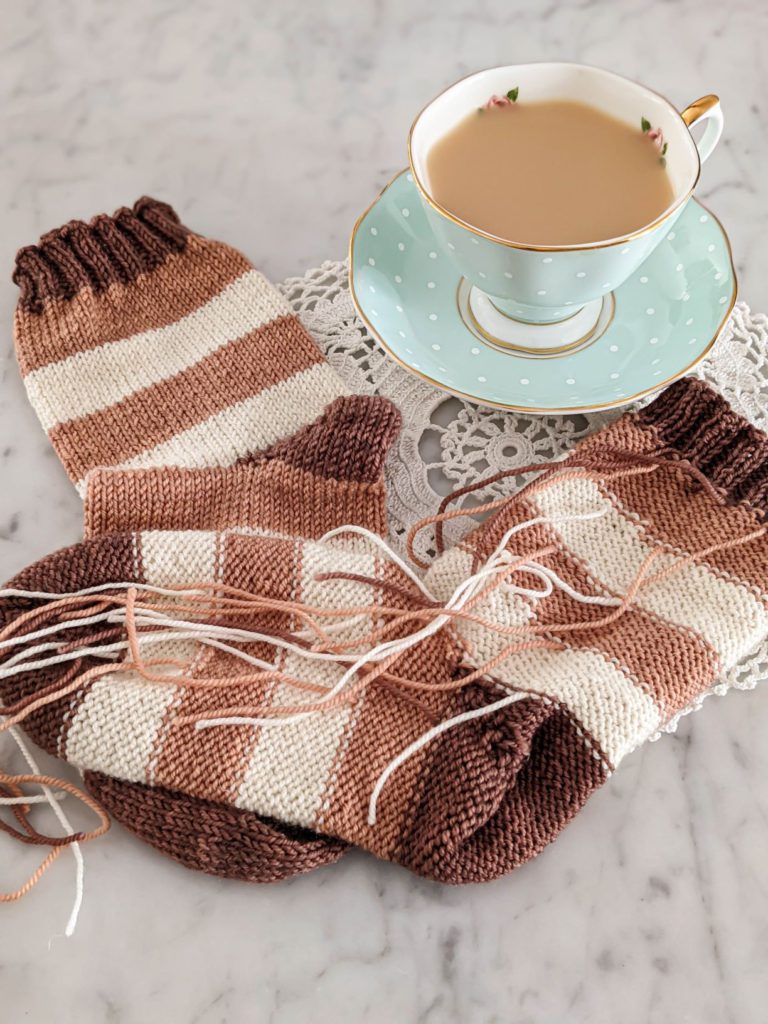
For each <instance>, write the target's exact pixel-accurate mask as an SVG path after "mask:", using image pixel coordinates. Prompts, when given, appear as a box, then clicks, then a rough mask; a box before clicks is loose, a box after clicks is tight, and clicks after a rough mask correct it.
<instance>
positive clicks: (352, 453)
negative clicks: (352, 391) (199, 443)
mask: <svg viewBox="0 0 768 1024" xmlns="http://www.w3.org/2000/svg"><path fill="white" fill-rule="evenodd" d="M401 422H402V417H401V416H400V412H399V410H398V409H397V407H396V406H394V405H393V404H392V402H390V401H389V399H387V398H381V397H378V396H366V395H347V396H345V397H343V398H337V399H336V400H335V401H333V402H331V404H330V405H329V406H328V408H327V409H326V410H325V412H324V413H323V415H322V416H321V417H320V418H319V419H317V420H315V422H314V423H311V424H309V426H306V427H303V428H302V429H301V430H299V431H297V432H296V433H295V434H292V435H291V437H289V438H287V439H286V440H285V441H279V442H278V443H277V444H274V445H272V447H271V448H268V449H267V450H266V451H263V452H260V453H257V454H256V455H251V456H247V457H246V458H245V459H242V460H241V461H242V462H244V463H256V462H261V461H263V460H265V459H280V460H281V461H282V462H286V463H288V464H289V465H291V466H294V467H296V468H297V469H303V470H307V471H308V472H310V473H314V474H315V476H321V477H325V478H326V479H328V480H351V481H356V482H358V483H374V482H375V481H376V480H378V479H379V476H380V475H381V473H382V470H383V468H384V462H385V460H386V457H387V453H388V451H389V448H390V446H391V444H392V442H393V441H394V439H395V437H396V436H397V434H398V431H399V430H400V425H401Z"/></svg>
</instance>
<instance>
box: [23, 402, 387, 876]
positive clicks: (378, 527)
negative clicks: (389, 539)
mask: <svg viewBox="0 0 768 1024" xmlns="http://www.w3.org/2000/svg"><path fill="white" fill-rule="evenodd" d="M399 426H400V414H399V412H398V411H397V409H396V408H395V407H394V406H393V405H392V404H391V403H390V402H389V401H388V400H387V399H384V398H378V397H363V396H348V397H345V398H340V399H337V400H336V401H335V402H333V403H332V404H331V405H330V406H329V408H328V409H327V410H326V412H325V413H324V414H323V415H322V416H321V417H320V418H319V419H318V420H317V421H316V422H315V423H313V424H311V425H310V426H308V427H305V428H303V429H301V430H299V431H298V432H297V433H296V434H295V435H294V436H293V437H291V438H288V439H286V440H284V441H281V442H279V443H278V444H276V445H274V446H273V447H272V448H271V449H269V450H267V451H266V452H263V453H261V454H259V455H258V456H253V457H252V458H250V459H249V461H248V463H247V464H246V463H243V464H241V465H238V466H232V467H229V468H226V469H225V468H213V469H183V468H178V467H168V468H161V469H147V470H98V471H96V472H94V473H93V474H91V476H90V477H89V487H88V494H87V498H86V507H85V519H86V532H87V536H88V537H89V538H91V540H92V541H93V543H92V545H89V548H90V550H91V551H92V552H93V553H94V558H93V559H89V560H88V564H89V567H90V566H91V565H93V566H94V568H95V566H96V565H97V564H98V565H99V567H100V568H98V569H96V570H95V571H97V572H103V571H104V570H103V569H102V568H101V566H104V565H110V564H112V565H114V566H116V565H117V563H119V561H120V559H121V554H120V552H121V551H122V552H123V553H125V549H124V548H123V547H122V546H121V544H120V541H119V539H118V535H120V534H122V535H123V536H125V534H127V533H130V532H131V531H134V530H135V531H141V530H157V531H161V530H162V531H211V530H222V529H228V528H233V527H237V528H240V529H245V530H248V529H252V530H259V531H265V530H276V531H277V532H280V533H289V534H295V535H297V536H307V537H316V536H319V535H320V534H321V533H322V532H324V531H325V530H329V529H333V528H334V527H337V526H342V525H345V524H347V523H357V524H359V525H361V526H364V527H366V528H367V529H370V530H373V531H375V532H377V533H380V534H384V533H385V532H386V511H385V493H384V481H383V468H384V461H385V459H386V455H387V451H388V449H389V446H390V445H391V443H392V441H393V439H394V437H395V435H396V434H397V431H398V429H399ZM115 557H116V559H117V561H114V559H115ZM65 561H66V559H65ZM57 564H58V565H61V564H63V563H62V562H58V561H57ZM54 572H56V570H55V569H54ZM99 578H101V577H99ZM51 583H52V585H54V586H58V583H59V580H58V578H56V579H55V580H54V579H51ZM44 685H45V682H44V681H43V680H41V679H40V678H38V679H37V680H36V681H35V687H36V690H37V691H39V689H40V687H41V686H44ZM27 695H28V690H27V688H26V686H25V684H23V683H22V685H21V688H20V689H15V690H14V691H13V694H12V696H13V699H14V700H19V699H24V697H25V696H27ZM51 712H53V716H54V718H55V716H56V713H57V712H56V708H55V706H52V707H51V709H50V711H46V712H45V713H44V714H43V715H42V716H39V717H38V716H33V717H32V718H31V719H30V722H29V724H28V726H27V728H28V729H29V731H30V735H33V736H34V737H35V739H36V740H38V741H39V742H40V743H41V744H42V745H43V746H45V747H46V748H47V749H48V750H50V751H51V752H54V730H53V729H52V728H51V727H50V726H49V724H48V723H50V721H51ZM61 742H62V734H61V732H60V731H59V734H58V735H57V736H56V738H55V749H56V750H59V749H60V746H61ZM85 782H86V785H87V787H88V789H89V790H90V791H91V792H92V793H93V795H94V796H96V798H97V799H98V800H99V802H100V803H101V804H102V806H103V807H104V809H105V810H106V811H107V812H108V813H109V814H110V816H111V817H112V818H114V819H115V820H116V821H119V822H120V823H121V824H122V825H124V826H125V827H126V828H127V829H128V830H129V831H131V832H133V833H134V834H135V835H137V836H138V837H139V838H140V839H143V840H144V841H145V842H148V843H149V844H150V845H152V846H154V847H155V848H157V849H158V850H160V851H161V852H162V853H165V854H166V855H168V856H170V857H172V858H173V859H174V860H177V861H179V862H180V863H182V864H184V865H185V866H187V867H190V868H194V869H197V870H202V871H205V872H207V873H209V874H215V875H220V876H222V877H226V878H235V879H240V880H244V881H251V882H274V881H281V880H283V879H286V878H289V877H292V876H293V875H296V874H302V873H306V872H307V871H311V870H314V869H315V868H318V867H322V866H324V865H326V864H331V863H333V862H335V861H336V860H338V859H339V858H340V857H341V856H342V854H343V853H344V852H345V851H346V849H347V844H346V843H344V842H342V841H341V840H339V839H336V838H334V837H328V836H321V835H318V834H317V833H316V832H313V831H311V830H309V829H302V828H296V827H292V826H290V825H286V824H284V823H282V822H280V821H276V820H273V819H271V818H270V817H268V816H266V815H261V814H258V813H254V812H252V811H245V810H241V809H239V808H236V807H233V806H231V805H230V804H228V803H226V802H222V801H221V800H208V799H202V798H200V797H197V796H194V795H192V794H190V793H187V792H183V791H180V790H177V789H172V788H169V787H167V786H158V785H152V786H150V785H147V784H145V783H142V782H138V781H127V780H123V779H118V778H112V777H110V776H109V775H106V774H104V773H103V772H99V771H88V772H86V773H85Z"/></svg>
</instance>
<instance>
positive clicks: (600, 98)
mask: <svg viewBox="0 0 768 1024" xmlns="http://www.w3.org/2000/svg"><path fill="white" fill-rule="evenodd" d="M512 87H515V88H518V89H519V92H520V94H521V96H525V97H526V98H527V99H562V98H564V97H567V98H568V99H569V100H577V101H581V102H583V103H587V104H589V105H591V106H593V107H597V108H598V109H599V110H602V111H604V112H605V113H608V114H611V115H612V116H614V117H617V118H619V119H620V120H624V121H626V122H627V123H629V124H633V125H634V124H636V125H638V126H640V124H641V121H642V120H645V121H646V122H648V123H649V124H650V125H652V126H653V128H654V129H661V131H662V132H663V138H664V140H665V141H666V143H667V148H666V151H665V159H666V168H667V173H668V174H669V178H670V181H671V183H672V188H673V190H674V199H673V201H672V203H671V205H670V206H669V207H668V208H667V209H666V210H665V211H664V212H663V213H662V214H661V216H660V217H658V218H657V219H656V220H654V221H653V222H652V223H650V224H646V225H644V226H643V227H642V228H640V229H639V230H637V231H634V232H632V233H631V234H629V235H626V236H624V237H622V238H607V239H605V240H604V241H599V242H585V243H583V244H576V245H564V246H544V245H542V246H533V245H522V244H519V243H517V242H515V241H514V240H513V239H507V238H500V237H497V236H494V235H493V234H489V233H488V232H486V231H482V230H480V229H479V228H475V227H473V226H472V225H471V224H467V223H465V222H464V221H462V220H461V219H460V218H458V217H456V216H455V215H454V214H453V213H451V211H450V210H447V209H445V207H443V206H441V205H440V203H438V202H437V200H436V199H435V198H434V197H433V195H432V194H431V192H430V183H429V175H428V173H427V165H426V155H427V152H428V151H429V149H430V147H431V146H432V144H433V143H434V142H435V141H436V140H437V139H438V138H440V137H441V136H443V135H444V134H445V133H446V132H447V131H449V130H450V129H451V128H452V127H453V126H454V125H455V124H456V123H457V122H458V121H459V120H461V118H463V117H464V116H465V115H466V114H467V113H468V112H469V111H470V110H473V109H474V108H476V107H479V106H481V105H482V104H484V103H485V102H486V101H487V100H488V99H489V97H491V96H493V95H495V94H496V95H504V94H505V93H506V92H507V91H508V90H509V89H510V88H512ZM705 120H706V121H707V125H706V129H705V132H704V134H703V136H702V138H701V140H700V141H699V142H698V143H696V142H695V141H694V139H693V138H692V136H691V133H690V130H689V129H690V128H691V127H692V126H693V125H695V124H699V123H701V122H702V121H705ZM722 128H723V115H722V111H721V109H720V103H719V100H718V98H717V97H716V96H704V97H703V98H702V99H700V100H697V101H696V102H695V103H692V104H691V105H690V106H688V107H686V108H685V110H683V112H682V113H679V112H678V111H677V110H676V109H675V108H674V107H673V106H672V104H671V103H670V102H669V101H668V100H666V99H665V98H664V97H663V96H660V95H659V94H658V93H656V92H653V91H652V90H651V89H647V88H645V87H644V86H642V85H638V84H637V83H636V82H632V81H630V80H629V79H626V78H622V77H621V76H620V75H616V74H614V73H613V72H610V71H604V70H602V69H600V68H593V67H588V66H586V65H582V64H561V63H542V64H512V65H508V66H506V67H499V68H490V69H488V70H486V71H478V72H476V73H475V74H472V75H469V76H468V77H467V78H463V79H462V80H461V81H459V82H456V83H455V84H454V85H452V86H450V87H449V88H447V89H446V90H445V91H444V92H442V93H440V95H439V96H438V97H437V98H436V99H434V100H432V102H431V103H429V104H428V105H427V106H426V107H425V108H424V109H423V110H422V111H421V113H420V114H419V115H418V116H417V117H416V120H415V121H414V122H413V125H412V126H411V131H410V135H409V138H408V152H409V160H410V165H411V170H412V173H413V177H414V181H415V182H416V184H417V186H418V189H419V193H420V195H421V199H422V202H423V204H424V207H425V209H426V212H427V216H428V217H429V220H430V222H431V224H432V227H433V230H434V231H435V234H436V236H437V238H438V239H439V240H440V241H441V242H442V245H443V248H444V250H445V253H446V255H447V256H448V257H449V258H450V259H451V260H453V262H454V263H455V264H456V266H457V267H458V268H459V270H460V271H461V274H462V275H463V276H464V278H466V280H467V282H468V283H469V285H472V286H473V287H472V288H471V293H470V298H469V303H470V308H471V313H472V315H473V317H474V318H475V320H476V321H477V325H478V327H479V328H480V329H481V330H483V331H484V332H486V333H488V334H489V336H490V337H492V338H494V339H497V340H502V341H507V342H519V340H520V334H521V329H522V330H524V332H525V338H526V344H527V345H528V346H529V347H531V348H532V349H536V350H542V351H545V350H546V349H548V348H552V347H553V346H562V345H563V344H566V345H567V344H569V343H574V342H575V341H576V339H581V338H583V336H584V333H585V331H586V332H587V333H589V331H591V330H592V329H593V328H594V326H595V324H596V323H597V321H598V319H599V318H600V317H601V315H603V316H604V315H605V306H606V303H607V302H608V301H610V297H611V293H612V292H613V290H614V289H615V288H617V287H618V286H619V285H620V284H622V283H623V282H624V281H625V280H626V279H627V278H628V277H629V276H630V275H631V274H632V273H634V272H635V271H636V270H637V269H638V267H639V266H640V264H641V263H642V262H643V260H645V259H646V257H647V256H649V255H650V253H651V252H652V251H653V250H654V249H655V247H656V246H657V245H658V244H659V242H660V241H661V240H662V238H664V236H665V235H666V234H667V233H669V231H670V229H671V228H672V226H673V225H674V223H675V221H676V220H677V218H678V217H679V216H680V214H681V213H682V212H683V209H684V208H685V205H686V203H687V202H688V200H689V199H690V197H691V195H692V193H693V190H694V188H695V186H696V183H697V181H698V179H699V173H700V170H701V164H702V162H703V161H704V160H706V158H707V157H708V156H709V154H710V153H711V152H712V150H713V149H714V147H715V145H716V144H717V141H718V139H719V138H720V134H721V132H722ZM638 130H639V128H638ZM521 325H524V328H521ZM531 325H536V327H537V329H536V330H531ZM539 328H540V329H539Z"/></svg>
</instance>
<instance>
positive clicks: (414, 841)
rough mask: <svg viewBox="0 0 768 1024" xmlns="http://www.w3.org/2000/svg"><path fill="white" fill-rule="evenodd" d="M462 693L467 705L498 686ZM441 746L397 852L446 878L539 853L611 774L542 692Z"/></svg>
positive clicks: (467, 877) (484, 871)
mask: <svg viewBox="0 0 768 1024" xmlns="http://www.w3.org/2000/svg"><path fill="white" fill-rule="evenodd" d="M463 697H464V708H463V709H462V710H464V709H467V710H468V709H469V708H470V707H475V706H479V705H481V704H489V703H492V701H493V700H494V699H498V691H495V692H491V691H490V688H476V689H473V691H471V692H469V693H465V694H464V695H463ZM457 710H458V709H457ZM434 746H435V748H436V749H435V750H434V752H433V757H432V763H431V766H430V768H429V777H428V779H427V780H426V782H425V784H424V786H423V789H422V794H421V797H420V799H419V802H418V806H417V808H416V810H415V813H414V814H413V815H412V825H411V827H410V829H409V830H408V832H407V833H405V834H404V835H403V836H402V839H401V842H400V845H399V848H398V860H399V861H400V863H402V864H404V865H405V866H406V867H409V868H411V869H412V870H413V871H416V872H418V873H419V874H421V875H424V876H425V877H427V878H433V879H435V880H437V881H440V882H449V883H454V884H456V883H465V882H487V881H490V880H491V879H494V878H498V877H499V876H501V875H503V874H506V873H507V872H508V871H511V870H512V869H513V868H515V867H517V866H518V865H520V864H523V863H524V862H525V861H527V860H529V859H530V858H531V857H534V856H535V855H536V854H537V853H539V852H540V851H541V850H542V849H543V848H544V847H545V846H546V845H547V844H548V843H550V842H551V841H552V840H553V839H554V838H555V837H556V836H557V835H558V834H559V833H560V831H561V830H562V829H563V828H564V826H565V825H566V824H567V823H568V822H569V821H570V819H571V818H572V817H573V816H574V814H575V813H576V812H577V811H578V810H579V809H580V808H581V807H582V806H583V805H584V803H585V802H586V800H587V798H588V797H589V796H590V795H591V794H592V793H593V792H594V791H595V790H596V789H597V788H598V787H599V786H600V785H602V783H603V782H604V781H605V778H606V775H607V773H606V769H605V768H604V766H603V764H602V762H601V761H600V760H599V759H598V758H596V757H595V756H594V755H593V753H592V749H591V747H590V745H589V744H588V743H587V742H586V741H585V738H584V736H583V735H582V734H580V731H579V730H578V728H577V727H576V725H575V724H574V722H573V720H572V719H571V717H570V715H569V714H568V712H567V711H565V710H564V709H561V708H558V707H556V706H555V705H551V704H549V705H548V704H544V703H543V702H541V701H538V700H522V701H520V702H518V703H516V704H512V705H510V706H509V707H507V708H504V709H502V710H501V711H499V712H497V713H496V714H494V715H490V716H488V717H486V718H482V719H479V720H477V721H471V722H467V723H465V724H464V725H461V726H459V727H457V728H455V729H451V730H449V731H448V732H446V733H445V734H444V735H443V736H441V737H439V738H438V739H437V740H435V742H434Z"/></svg>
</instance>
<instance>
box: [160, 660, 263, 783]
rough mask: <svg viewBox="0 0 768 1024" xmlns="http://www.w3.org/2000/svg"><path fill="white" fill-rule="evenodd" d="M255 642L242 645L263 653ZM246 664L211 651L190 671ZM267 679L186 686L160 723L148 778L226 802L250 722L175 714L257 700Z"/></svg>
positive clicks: (235, 669) (226, 671) (202, 673)
mask: <svg viewBox="0 0 768 1024" xmlns="http://www.w3.org/2000/svg"><path fill="white" fill-rule="evenodd" d="M255 646H256V645H253V647H252V646H251V645H244V647H243V650H245V651H246V652H247V653H249V654H255V655H256V657H263V656H264V652H263V650H259V651H257V650H254V649H253V648H254V647H255ZM249 670H250V671H256V670H255V669H249V666H247V665H246V664H245V662H243V661H241V660H240V659H239V658H235V657H233V656H232V655H230V654H227V653H225V652H223V651H212V652H211V653H210V655H208V656H206V657H205V659H204V661H203V662H202V663H201V665H200V666H199V667H198V668H197V669H196V670H195V671H194V673H193V675H194V676H195V677H196V678H199V679H211V678H214V677H234V676H235V675H242V674H243V673H244V672H247V671H249ZM273 685H274V684H273V683H267V682H263V683H249V684H247V685H241V684H238V683H236V682H235V681H234V679H233V681H232V682H231V683H228V684H227V685H226V686H225V687H216V688H212V689H189V688H187V689H186V690H184V691H183V695H182V696H181V697H180V699H179V700H178V703H177V704H175V706H174V707H173V708H172V709H169V711H168V713H167V717H166V720H165V721H164V723H163V727H162V732H161V735H162V743H161V744H160V745H158V748H157V749H158V756H157V760H156V762H155V766H154V778H153V780H152V781H153V782H154V783H156V784H157V785H161V786H167V787H168V788H169V789H177V790H183V791H184V792H186V793H191V794H193V795H195V796H198V797H203V798H205V799H207V800H216V801H224V802H228V803H229V802H232V801H233V800H234V799H235V797H236V795H237V790H238V787H239V784H240V780H241V778H242V773H243V767H244V761H246V760H247V753H248V751H249V750H250V749H251V748H252V746H253V742H254V732H255V730H254V729H253V728H251V727H250V726H226V727H223V728H220V729H196V728H195V726H194V724H193V723H189V724H178V723H177V721H176V720H177V719H178V718H179V717H181V716H187V715H193V716H195V717H197V718H205V717H207V716H209V715H210V713H211V712H212V711H215V710H216V709H217V708H220V707H222V705H225V706H227V705H235V706H241V705H246V704H249V703H253V704H254V705H255V706H259V705H261V703H262V702H263V701H264V700H265V699H266V695H267V693H268V691H269V689H270V688H271V686H273Z"/></svg>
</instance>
